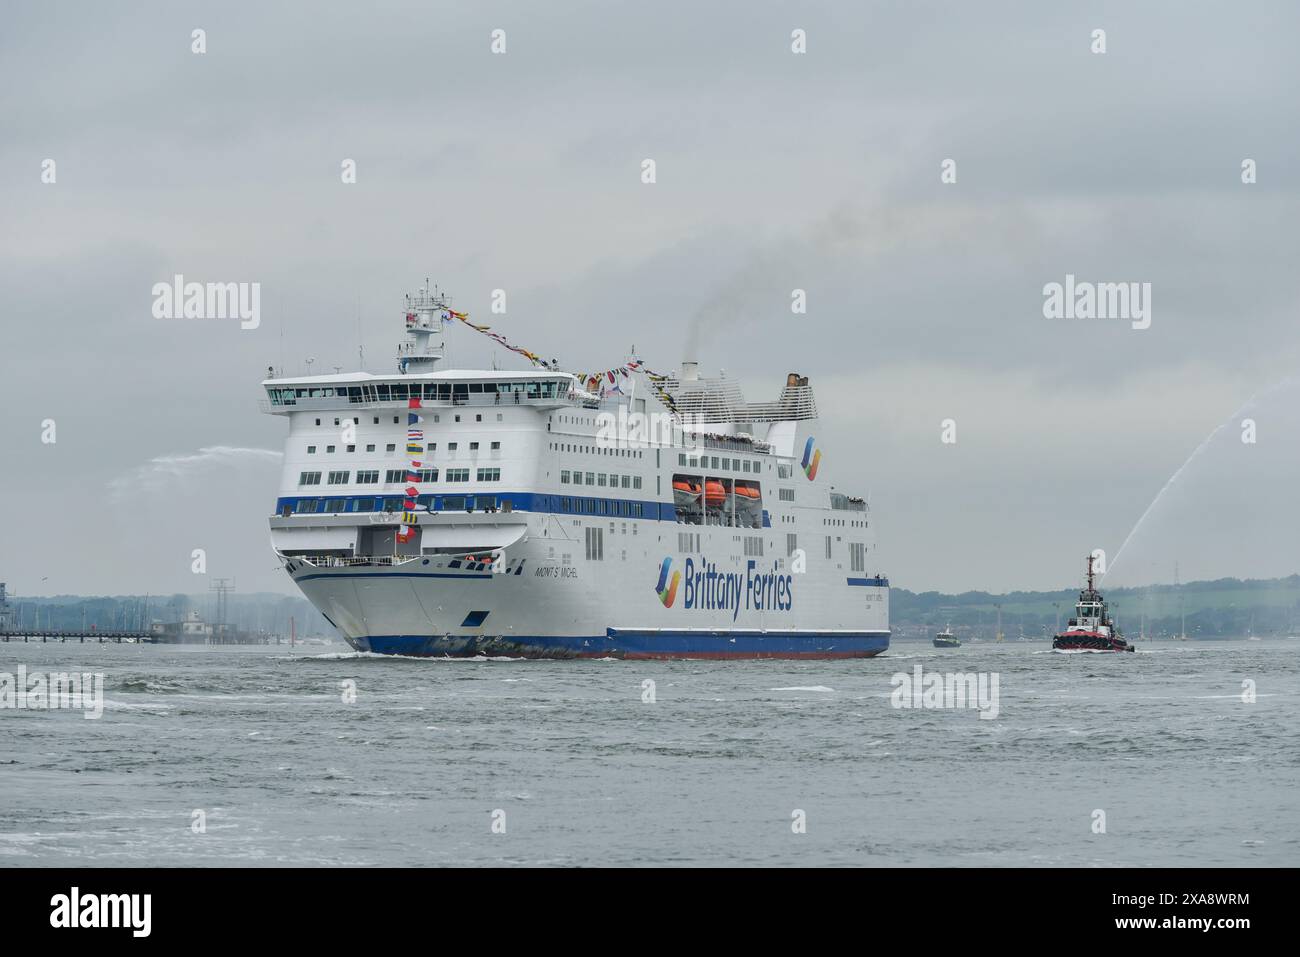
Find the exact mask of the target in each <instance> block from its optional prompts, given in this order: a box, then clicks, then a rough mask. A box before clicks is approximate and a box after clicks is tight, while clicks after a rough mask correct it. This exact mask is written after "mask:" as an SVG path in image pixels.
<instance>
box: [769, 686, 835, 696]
mask: <svg viewBox="0 0 1300 957" xmlns="http://www.w3.org/2000/svg"><path fill="white" fill-rule="evenodd" d="M767 690H768V691H821V692H824V693H826V694H834V693H835V689H834V688H828V687H826V686H825V685H792V686H790V687H789V688H768V689H767Z"/></svg>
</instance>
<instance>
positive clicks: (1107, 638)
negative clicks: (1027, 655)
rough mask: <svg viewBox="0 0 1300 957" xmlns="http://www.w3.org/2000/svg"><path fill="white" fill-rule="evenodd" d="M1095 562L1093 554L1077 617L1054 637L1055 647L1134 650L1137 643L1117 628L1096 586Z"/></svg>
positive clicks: (1077, 607)
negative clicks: (1086, 585)
mask: <svg viewBox="0 0 1300 957" xmlns="http://www.w3.org/2000/svg"><path fill="white" fill-rule="evenodd" d="M1092 561H1093V558H1092V556H1091V555H1089V556H1088V587H1087V588H1085V589H1084V590H1083V591H1081V592H1079V600H1078V601H1077V602H1076V603H1075V605H1074V617H1073V618H1071V619H1070V620H1069V622H1067V624H1066V629H1065V631H1063V632H1061V634H1059V635H1057V636H1055V637H1054V638H1053V639H1052V648H1053V649H1055V650H1058V651H1132V650H1133V646H1132V645H1131V644H1129V643H1128V642H1127V641H1125V640H1124V637H1123V636H1122V635H1121V634H1120V633H1119V629H1118V628H1116V627H1115V623H1114V622H1113V621H1112V620H1111V617H1110V611H1109V609H1108V608H1107V607H1106V600H1105V599H1104V598H1102V597H1101V592H1099V591H1097V589H1096V587H1095V582H1094V578H1095V576H1094V573H1093V570H1092Z"/></svg>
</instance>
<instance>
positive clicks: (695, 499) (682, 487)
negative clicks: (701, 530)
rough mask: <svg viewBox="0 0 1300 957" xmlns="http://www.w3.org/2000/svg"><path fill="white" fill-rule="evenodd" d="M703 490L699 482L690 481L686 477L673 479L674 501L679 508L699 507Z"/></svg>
mask: <svg viewBox="0 0 1300 957" xmlns="http://www.w3.org/2000/svg"><path fill="white" fill-rule="evenodd" d="M702 491H703V489H701V488H700V483H699V482H688V481H686V480H685V479H674V480H673V502H674V503H676V505H677V507H678V508H699V507H700V493H701V492H702Z"/></svg>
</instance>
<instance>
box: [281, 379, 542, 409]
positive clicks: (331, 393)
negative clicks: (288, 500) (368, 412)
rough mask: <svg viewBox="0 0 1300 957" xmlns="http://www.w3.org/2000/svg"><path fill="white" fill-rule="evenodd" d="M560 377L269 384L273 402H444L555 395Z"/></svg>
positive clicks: (288, 403) (507, 399)
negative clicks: (283, 385)
mask: <svg viewBox="0 0 1300 957" xmlns="http://www.w3.org/2000/svg"><path fill="white" fill-rule="evenodd" d="M565 383H567V380H565V381H564V382H560V381H521V382H425V383H420V382H377V383H366V384H364V385H340V386H316V387H310V386H309V387H305V388H298V387H295V388H268V389H267V390H266V391H267V392H268V393H269V395H270V398H271V404H272V405H297V401H298V400H299V399H333V398H339V399H347V400H348V401H349V402H355V403H362V402H405V401H407V400H408V399H432V400H435V401H443V402H453V403H454V402H456V401H457V400H458V399H463V400H466V401H468V399H469V397H470V396H480V397H481V396H490V395H493V394H495V395H496V396H497V400H496V401H503V402H510V401H512V400H513V401H518V398H516V397H520V398H528V399H554V398H555V397H556V396H557V395H563V394H564V393H565V392H566V391H567V390H568V386H567V385H566V384H565Z"/></svg>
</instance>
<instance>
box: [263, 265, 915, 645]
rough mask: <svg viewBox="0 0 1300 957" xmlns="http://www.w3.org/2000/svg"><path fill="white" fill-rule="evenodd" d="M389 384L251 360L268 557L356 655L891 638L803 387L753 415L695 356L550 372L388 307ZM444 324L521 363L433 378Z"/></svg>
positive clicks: (451, 318)
mask: <svg viewBox="0 0 1300 957" xmlns="http://www.w3.org/2000/svg"><path fill="white" fill-rule="evenodd" d="M405 325H406V340H405V341H404V342H403V343H402V344H401V345H400V346H399V347H398V352H397V368H396V370H395V371H394V372H393V373H391V374H386V375H385V374H374V373H370V372H352V373H338V374H334V375H308V376H285V375H283V373H276V372H275V370H274V369H269V370H268V378H266V379H265V380H264V381H263V383H262V386H263V388H264V389H265V390H266V398H265V400H264V403H263V410H264V411H266V412H269V413H271V414H274V415H281V416H284V417H285V418H286V419H287V420H288V425H289V434H288V437H287V439H286V442H285V448H284V469H283V473H282V476H281V482H280V489H279V495H278V498H277V499H276V505H275V514H274V515H273V516H272V517H271V519H270V528H271V544H272V547H273V548H274V550H275V552H276V554H277V556H278V557H279V558H280V560H281V562H282V563H283V566H284V569H285V571H286V572H287V573H288V574H289V576H290V577H291V578H292V579H293V581H294V583H295V584H296V585H297V587H298V588H299V589H300V590H301V591H302V593H303V594H304V595H305V596H306V597H307V598H308V599H309V600H310V601H311V603H312V604H313V605H314V606H315V607H316V608H318V609H319V610H320V611H321V613H322V614H323V615H324V616H325V617H326V619H328V620H329V622H330V623H331V624H332V625H333V626H334V627H335V628H336V629H337V630H338V631H339V633H340V634H341V635H342V636H343V638H344V639H345V640H346V641H347V642H348V643H349V644H350V645H351V646H352V647H353V648H354V649H357V650H358V651H363V652H375V653H381V654H395V655H417V656H431V655H432V656H454V657H466V656H487V657H498V656H503V657H523V658H579V657H581V658H605V657H610V658H651V659H672V658H717V659H725V658H859V657H871V656H873V655H877V654H879V653H881V652H882V651H884V650H886V649H887V648H888V646H889V636H890V632H889V581H888V579H887V578H886V577H884V576H883V575H881V574H879V573H878V572H877V571H876V570H875V550H876V545H875V542H874V540H873V535H874V531H875V530H874V528H873V526H872V524H871V511H870V509H869V507H868V505H867V503H866V501H865V500H864V498H862V497H855V496H852V495H849V494H847V493H845V492H841V491H839V490H837V489H836V487H835V486H833V485H832V484H831V483H830V476H831V471H832V470H831V459H830V458H829V457H828V456H827V455H826V454H825V450H824V448H823V446H822V442H821V439H820V438H819V435H820V433H819V430H818V427H817V422H818V415H817V405H816V402H815V400H814V397H813V390H812V387H811V386H810V385H809V382H808V379H807V378H806V377H803V376H800V375H798V374H794V373H791V374H789V375H787V376H786V379H785V382H784V386H783V387H781V388H780V390H779V394H778V395H777V397H776V398H775V399H774V400H771V401H762V402H750V401H748V400H746V399H745V397H744V395H743V393H742V392H741V389H740V384H739V383H738V382H737V381H736V380H734V379H730V378H726V377H717V378H706V377H704V376H702V375H701V374H700V370H699V366H698V364H697V363H695V362H693V361H687V362H684V363H683V364H682V367H681V371H680V372H678V373H674V374H671V375H663V374H659V373H655V372H653V371H651V370H649V369H648V368H646V366H645V364H644V363H643V362H642V361H641V360H639V359H637V358H636V357H635V356H633V357H632V358H630V359H629V360H627V361H626V362H625V363H624V364H622V365H620V366H618V367H616V368H614V369H609V370H604V371H602V372H601V373H599V374H588V373H573V372H568V371H562V370H560V369H559V367H558V364H557V363H556V362H555V360H550V361H549V362H547V361H546V360H543V359H541V358H540V357H539V356H537V355H536V354H534V353H531V352H529V351H528V350H526V349H521V348H516V347H514V346H512V345H511V344H510V343H509V341H508V340H507V339H506V338H505V337H504V336H502V335H500V334H499V333H496V332H495V331H489V327H487V326H482V325H475V324H473V323H471V322H469V317H468V316H467V315H466V314H464V313H459V312H456V311H455V310H453V309H452V308H451V301H450V300H449V299H448V298H447V297H446V296H445V295H444V294H443V293H441V292H440V291H438V290H437V289H436V288H434V287H431V286H428V285H426V286H425V287H424V288H422V289H421V290H420V291H419V292H418V293H416V294H414V295H413V296H408V297H407V299H406V309H405ZM444 326H451V327H454V328H456V329H458V330H459V329H460V328H461V327H462V326H463V327H465V328H468V329H469V330H471V331H476V332H480V333H484V334H486V335H488V336H490V337H492V338H493V339H494V340H496V342H497V343H498V344H500V345H503V346H505V347H507V348H510V349H512V350H513V351H515V352H517V353H520V354H522V355H524V356H526V357H527V358H528V359H529V361H530V362H531V363H532V365H533V368H532V369H531V370H529V371H512V372H502V371H496V370H469V371H465V370H453V369H444V368H442V365H443V359H444V334H445V329H444Z"/></svg>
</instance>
